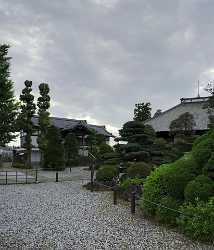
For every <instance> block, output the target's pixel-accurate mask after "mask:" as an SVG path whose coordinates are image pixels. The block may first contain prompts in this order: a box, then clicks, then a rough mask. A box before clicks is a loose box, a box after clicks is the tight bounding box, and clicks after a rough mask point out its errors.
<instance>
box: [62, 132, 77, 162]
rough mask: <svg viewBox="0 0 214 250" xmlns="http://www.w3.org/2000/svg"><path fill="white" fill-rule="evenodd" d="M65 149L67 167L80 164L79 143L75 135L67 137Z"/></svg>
mask: <svg viewBox="0 0 214 250" xmlns="http://www.w3.org/2000/svg"><path fill="white" fill-rule="evenodd" d="M64 148H65V161H66V166H74V165H75V164H78V157H79V143H78V140H77V138H76V136H75V135H74V134H68V135H67V136H66V137H65V142H64Z"/></svg>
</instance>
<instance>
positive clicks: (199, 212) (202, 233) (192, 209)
mask: <svg viewBox="0 0 214 250" xmlns="http://www.w3.org/2000/svg"><path fill="white" fill-rule="evenodd" d="M180 213H181V214H180V216H179V217H178V218H177V224H178V225H179V227H180V229H181V230H182V231H183V232H184V233H185V234H186V235H188V236H190V237H192V238H193V239H196V240H202V241H211V242H214V197H213V198H211V199H210V200H209V202H206V203H205V202H202V201H200V202H198V203H197V204H196V205H193V204H191V203H189V204H185V205H183V206H181V207H180Z"/></svg>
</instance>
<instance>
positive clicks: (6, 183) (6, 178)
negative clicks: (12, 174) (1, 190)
mask: <svg viewBox="0 0 214 250" xmlns="http://www.w3.org/2000/svg"><path fill="white" fill-rule="evenodd" d="M5 177H6V184H7V171H6V175H5Z"/></svg>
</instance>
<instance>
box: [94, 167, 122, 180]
mask: <svg viewBox="0 0 214 250" xmlns="http://www.w3.org/2000/svg"><path fill="white" fill-rule="evenodd" d="M117 175H118V169H117V167H116V166H114V165H103V166H101V167H100V168H99V169H98V170H97V172H96V180H97V181H100V182H111V181H112V180H113V178H114V177H116V176H117Z"/></svg>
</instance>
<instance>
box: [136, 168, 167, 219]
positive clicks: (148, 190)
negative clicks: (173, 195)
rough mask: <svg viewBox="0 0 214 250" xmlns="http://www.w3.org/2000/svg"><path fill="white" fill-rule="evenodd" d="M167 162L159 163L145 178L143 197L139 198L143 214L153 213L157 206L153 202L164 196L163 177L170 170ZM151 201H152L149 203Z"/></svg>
mask: <svg viewBox="0 0 214 250" xmlns="http://www.w3.org/2000/svg"><path fill="white" fill-rule="evenodd" d="M170 168H171V166H170V165H169V164H164V165H161V166H160V167H159V168H156V169H155V170H154V171H152V172H151V174H150V175H149V176H148V177H147V178H146V179H145V181H144V185H143V197H142V199H141V200H140V207H141V208H142V209H143V212H144V213H145V215H149V216H152V215H155V212H156V209H157V206H156V205H155V204H154V203H159V202H160V200H161V198H162V197H163V196H164V189H163V187H162V184H163V177H164V176H165V175H166V174H167V173H168V172H169V171H170ZM148 201H152V202H154V203H150V202H148Z"/></svg>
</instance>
